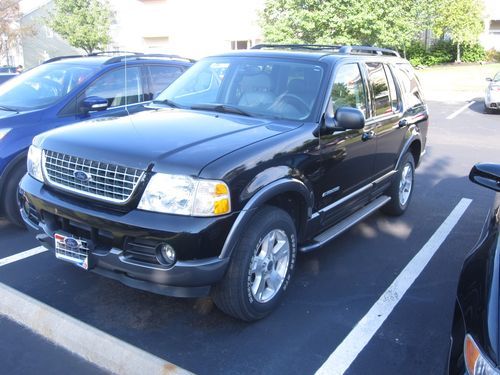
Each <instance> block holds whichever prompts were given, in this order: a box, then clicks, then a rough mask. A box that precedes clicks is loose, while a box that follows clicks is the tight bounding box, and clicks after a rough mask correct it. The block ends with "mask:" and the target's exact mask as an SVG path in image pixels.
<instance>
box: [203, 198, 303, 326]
mask: <svg viewBox="0 0 500 375" xmlns="http://www.w3.org/2000/svg"><path fill="white" fill-rule="evenodd" d="M296 256H297V239H296V230H295V225H294V223H293V220H292V218H291V217H290V215H289V214H288V213H287V212H285V211H284V210H282V209H280V208H277V207H271V206H265V207H263V208H261V209H259V210H258V211H257V213H256V214H255V216H254V217H253V218H252V220H251V224H250V225H249V226H248V228H246V230H245V231H244V233H243V235H242V238H241V240H240V242H239V243H238V245H237V246H236V248H235V249H234V251H233V254H232V255H231V262H230V264H229V268H228V270H227V273H226V275H225V277H224V279H223V280H222V281H221V282H220V283H219V284H217V285H216V286H215V288H214V291H213V295H212V297H213V299H214V302H215V304H216V305H217V307H218V308H219V309H220V310H222V311H224V312H225V313H226V314H228V315H231V316H233V317H235V318H238V319H242V320H245V321H253V320H258V319H261V318H263V317H265V316H266V315H268V314H269V313H270V312H271V311H272V310H273V309H274V308H276V306H277V304H278V303H279V300H280V298H281V297H282V295H283V292H284V291H285V290H286V288H287V286H288V283H289V281H290V277H291V275H292V271H293V269H294V266H295V258H296Z"/></svg>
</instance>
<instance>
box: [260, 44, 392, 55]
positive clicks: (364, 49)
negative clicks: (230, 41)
mask: <svg viewBox="0 0 500 375" xmlns="http://www.w3.org/2000/svg"><path fill="white" fill-rule="evenodd" d="M251 49H291V50H311V51H333V52H338V53H345V54H374V55H379V56H382V55H387V56H396V57H400V55H399V53H398V52H397V51H394V50H392V49H387V48H380V47H371V46H349V45H346V46H342V45H328V44H257V45H255V46H253V47H252V48H251Z"/></svg>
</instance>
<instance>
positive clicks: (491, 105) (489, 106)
mask: <svg viewBox="0 0 500 375" xmlns="http://www.w3.org/2000/svg"><path fill="white" fill-rule="evenodd" d="M486 80H487V81H488V82H489V84H488V87H486V91H485V93H484V111H485V112H486V113H491V112H493V111H500V72H498V73H497V74H495V76H494V77H493V78H487V79H486Z"/></svg>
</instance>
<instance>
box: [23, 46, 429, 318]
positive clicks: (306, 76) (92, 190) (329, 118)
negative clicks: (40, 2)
mask: <svg viewBox="0 0 500 375" xmlns="http://www.w3.org/2000/svg"><path fill="white" fill-rule="evenodd" d="M153 103H154V105H155V106H156V107H157V110H156V111H148V112H142V113H139V114H136V115H134V116H131V117H130V118H129V119H128V120H126V119H119V118H117V119H106V120H100V121H89V122H86V123H82V124H79V125H74V126H71V127H67V128H64V129H56V130H53V131H50V132H47V133H44V134H42V135H39V136H37V137H36V138H35V139H34V141H33V145H32V146H31V148H30V152H29V156H28V171H29V174H28V175H27V176H26V177H25V178H24V179H23V180H22V181H21V185H20V203H21V207H22V214H23V218H24V220H25V221H26V223H27V225H28V226H29V227H30V228H32V230H33V231H35V232H36V233H37V238H38V239H39V240H40V241H41V242H42V244H44V245H45V246H47V247H48V248H50V249H53V250H55V255H56V257H57V258H59V259H62V260H66V261H69V262H72V263H74V264H76V265H77V266H80V267H82V268H83V269H88V270H92V271H93V272H96V273H98V274H101V275H104V276H106V277H109V278H112V279H116V280H118V281H121V282H122V283H124V284H126V285H129V286H132V287H135V288H139V289H144V290H148V291H151V292H155V293H159V294H164V295H170V296H177V297H197V296H203V295H207V294H211V295H212V297H213V298H214V301H215V303H216V304H217V306H218V307H219V308H220V309H221V310H222V311H224V312H226V313H227V314H229V315H232V316H234V317H236V318H239V319H243V320H247V321H251V320H256V319H260V318H262V317H264V316H265V315H267V314H268V313H270V312H271V311H272V310H273V309H274V308H275V307H276V306H277V304H278V303H279V301H280V298H281V297H282V295H283V293H284V291H285V290H286V288H287V287H288V284H289V281H290V278H291V275H292V271H293V269H294V267H295V261H296V254H297V252H298V251H302V252H307V251H312V250H316V249H318V248H320V247H321V246H322V245H323V244H325V243H327V242H328V241H330V240H331V239H333V238H335V237H336V236H338V235H339V234H341V233H342V232H344V231H345V230H347V229H348V228H349V227H351V226H352V225H354V224H355V223H357V222H359V221H360V220H362V219H363V218H365V217H366V216H367V215H369V214H370V213H372V212H374V211H376V210H377V209H378V208H381V207H382V208H383V209H384V211H385V212H387V213H389V214H392V215H400V214H402V213H403V212H404V211H405V210H406V209H407V208H408V205H409V203H410V200H411V196H412V192H413V187H414V184H413V179H414V171H415V168H416V166H417V165H418V164H419V162H420V160H421V156H422V155H423V153H424V150H425V144H426V139H427V125H428V112H427V106H426V105H425V103H424V101H423V98H422V92H421V89H420V84H419V83H418V80H417V78H416V77H415V75H414V72H413V69H412V67H411V65H410V64H409V63H408V62H407V61H406V60H404V59H402V58H400V57H399V55H398V54H397V52H394V51H391V50H385V49H380V48H374V47H352V46H315V45H301V46H293V45H292V46H279V45H278V46H275V45H262V46H258V47H257V48H254V49H252V50H248V51H242V52H241V51H240V52H233V53H228V54H223V55H218V56H213V57H209V58H205V59H203V60H201V61H199V62H197V63H196V64H195V65H193V67H192V68H191V69H189V70H188V71H187V72H186V73H185V74H184V75H182V76H181V77H180V78H179V79H178V80H177V81H175V82H174V83H173V84H172V85H171V86H169V87H168V88H167V89H166V90H165V91H163V92H162V93H161V94H160V95H159V96H158V98H157V99H156V100H155V101H154V102H153Z"/></svg>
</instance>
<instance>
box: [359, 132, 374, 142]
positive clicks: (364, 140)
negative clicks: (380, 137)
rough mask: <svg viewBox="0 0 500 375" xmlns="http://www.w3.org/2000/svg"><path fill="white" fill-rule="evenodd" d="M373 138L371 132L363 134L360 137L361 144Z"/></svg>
mask: <svg viewBox="0 0 500 375" xmlns="http://www.w3.org/2000/svg"><path fill="white" fill-rule="evenodd" d="M373 137H375V132H374V131H373V130H370V131H367V132H364V133H363V135H362V136H361V140H362V141H363V142H366V141H369V140H370V139H372V138H373Z"/></svg>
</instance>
